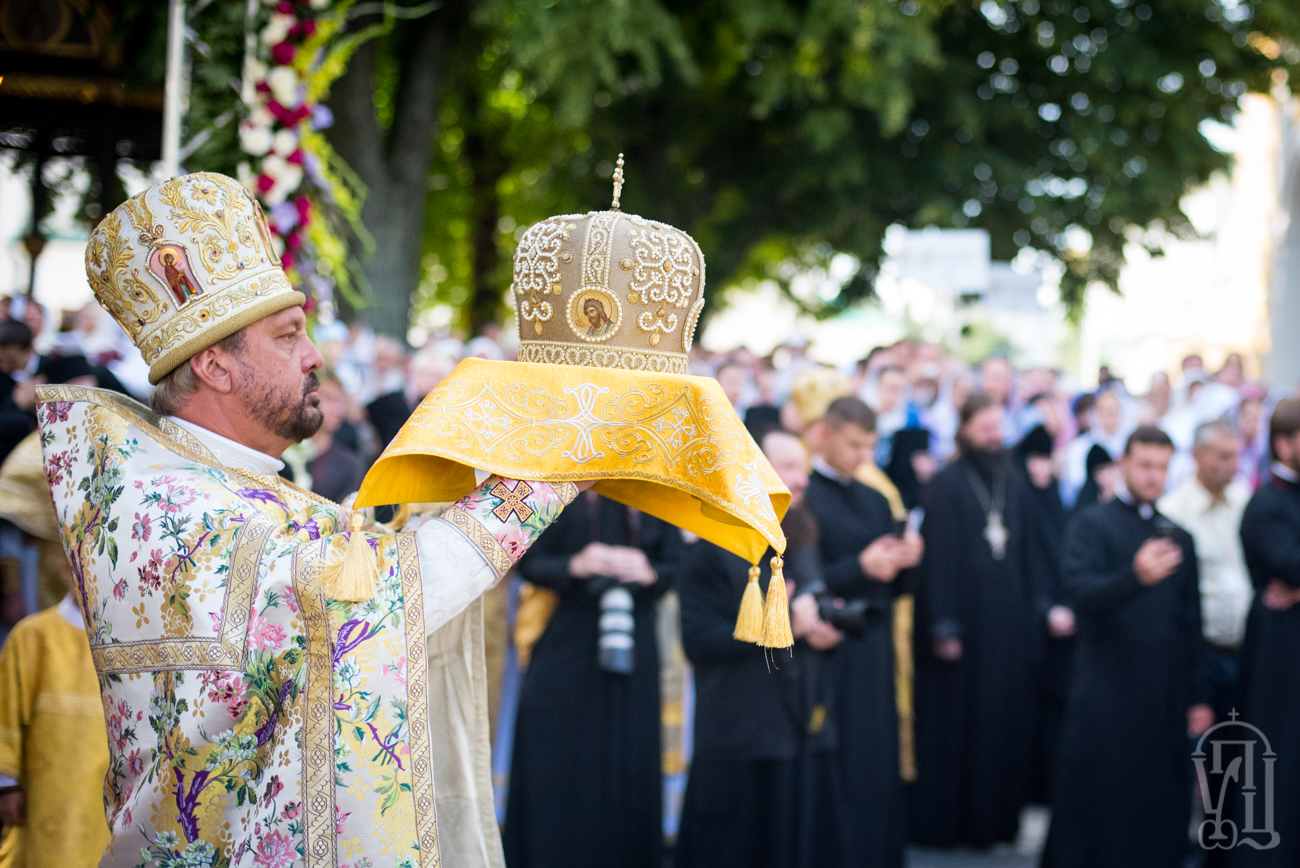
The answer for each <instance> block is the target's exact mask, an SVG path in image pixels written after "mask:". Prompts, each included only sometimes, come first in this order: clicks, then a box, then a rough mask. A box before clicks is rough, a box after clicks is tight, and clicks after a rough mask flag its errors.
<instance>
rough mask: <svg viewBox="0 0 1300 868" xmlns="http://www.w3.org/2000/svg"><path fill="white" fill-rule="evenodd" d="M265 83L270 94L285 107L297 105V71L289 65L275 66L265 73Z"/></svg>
mask: <svg viewBox="0 0 1300 868" xmlns="http://www.w3.org/2000/svg"><path fill="white" fill-rule="evenodd" d="M266 84H267V86H268V87H270V88H271V95H272V96H274V97H275V98H276V100H277V101H278V102H279V103H280V105H282V106H284V107H285V108H295V107H296V106H297V105H298V102H299V100H298V73H297V72H295V71H294V69H293V67H291V66H277V67H276V68H275V69H273V70H271V71H270V72H269V73H267V74H266Z"/></svg>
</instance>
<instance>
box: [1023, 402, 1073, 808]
mask: <svg viewBox="0 0 1300 868" xmlns="http://www.w3.org/2000/svg"><path fill="white" fill-rule="evenodd" d="M1052 452H1053V444H1052V435H1051V434H1049V433H1048V431H1047V429H1046V428H1044V427H1043V426H1042V425H1038V426H1036V427H1034V428H1033V429H1032V430H1030V432H1029V433H1028V434H1026V435H1025V438H1024V439H1023V440H1022V441H1020V445H1019V446H1017V447H1016V453H1017V457H1018V458H1019V459H1020V460H1021V461H1022V462H1023V463H1024V471H1025V479H1026V480H1028V482H1029V488H1028V493H1029V497H1028V500H1027V503H1028V507H1027V508H1026V510H1025V521H1026V527H1025V532H1026V534H1027V536H1028V539H1027V541H1026V544H1027V545H1028V546H1029V557H1028V563H1029V566H1030V568H1031V569H1032V570H1034V571H1035V574H1034V576H1033V578H1032V583H1033V585H1034V587H1035V588H1036V589H1037V593H1038V595H1039V614H1040V615H1041V618H1040V619H1039V628H1040V629H1041V630H1042V633H1043V637H1044V641H1043V644H1042V650H1041V656H1040V658H1039V662H1038V666H1037V667H1036V672H1035V675H1034V704H1035V712H1034V750H1033V759H1032V761H1031V764H1030V775H1029V792H1028V798H1029V801H1031V802H1036V803H1041V804H1047V802H1048V801H1050V800H1051V793H1052V776H1053V775H1054V774H1055V772H1056V754H1057V752H1058V751H1059V749H1060V742H1061V727H1062V725H1063V724H1064V722H1065V702H1066V699H1067V698H1068V697H1069V695H1070V673H1071V670H1072V668H1073V660H1074V642H1075V635H1074V634H1075V631H1076V625H1075V618H1074V608H1073V606H1072V605H1071V603H1070V598H1069V596H1068V595H1067V594H1066V593H1065V588H1064V587H1063V586H1062V584H1061V550H1062V548H1063V547H1064V544H1065V528H1066V525H1067V524H1068V523H1069V520H1070V514H1069V512H1067V511H1066V509H1065V504H1064V503H1062V502H1061V489H1060V480H1059V479H1057V477H1056V471H1055V468H1054V464H1053V461H1052ZM1044 608H1045V609H1046V611H1043V609H1044Z"/></svg>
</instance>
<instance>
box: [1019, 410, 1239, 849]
mask: <svg viewBox="0 0 1300 868" xmlns="http://www.w3.org/2000/svg"><path fill="white" fill-rule="evenodd" d="M1173 452H1174V447H1173V443H1172V442H1171V441H1170V440H1169V437H1168V436H1167V435H1166V434H1165V433H1164V432H1163V431H1161V430H1160V429H1159V428H1154V427H1150V426H1142V427H1140V428H1138V429H1137V430H1136V431H1134V432H1133V434H1132V435H1131V436H1130V437H1129V441H1128V446H1127V447H1126V448H1125V450H1124V458H1123V459H1122V461H1121V462H1120V464H1121V469H1122V472H1123V486H1122V487H1121V488H1120V489H1118V490H1117V491H1116V497H1115V499H1114V500H1112V501H1110V502H1109V503H1104V504H1099V505H1097V506H1093V507H1091V508H1089V509H1087V510H1085V511H1083V512H1082V513H1080V514H1078V515H1077V516H1076V517H1075V519H1074V520H1073V521H1072V523H1071V525H1070V529H1069V532H1068V534H1067V537H1066V544H1065V557H1064V568H1063V580H1064V584H1065V589H1066V591H1067V592H1068V593H1069V594H1070V596H1071V598H1072V599H1073V600H1074V604H1075V612H1076V614H1077V617H1078V624H1079V636H1078V647H1077V649H1076V656H1075V669H1074V682H1073V684H1072V687H1071V691H1070V700H1069V704H1068V706H1067V708H1066V718H1065V731H1064V733H1063V734H1062V737H1061V753H1060V766H1059V768H1058V770H1057V776H1056V782H1055V787H1054V790H1053V797H1052V825H1051V829H1050V831H1049V833H1048V837H1047V847H1046V850H1045V852H1044V854H1043V865H1044V866H1045V868H1178V866H1179V865H1181V864H1182V861H1183V859H1184V857H1186V855H1187V852H1188V846H1189V841H1188V824H1189V821H1190V810H1191V799H1190V797H1189V796H1190V789H1191V780H1192V778H1191V747H1190V745H1189V742H1188V736H1189V734H1190V735H1193V736H1196V735H1199V734H1200V733H1201V732H1203V731H1204V730H1205V729H1207V728H1208V727H1209V725H1210V722H1211V720H1212V718H1213V712H1212V711H1211V710H1210V708H1209V706H1208V705H1204V704H1203V702H1204V697H1205V689H1204V688H1203V687H1202V686H1200V681H1201V676H1202V671H1201V667H1200V649H1201V641H1202V640H1201V597H1200V592H1199V589H1198V586H1197V563H1196V551H1195V546H1194V544H1193V543H1192V538H1191V537H1190V536H1189V535H1188V534H1187V533H1185V532H1184V531H1182V530H1181V529H1179V528H1177V527H1176V526H1175V525H1174V524H1173V523H1172V522H1170V521H1169V520H1168V519H1166V518H1165V517H1164V516H1162V515H1160V514H1159V513H1158V512H1157V511H1156V510H1155V507H1154V506H1153V504H1154V502H1155V500H1156V498H1158V497H1159V496H1160V495H1161V493H1163V491H1164V486H1165V477H1166V473H1167V471H1168V467H1169V459H1170V457H1171V456H1172V455H1173Z"/></svg>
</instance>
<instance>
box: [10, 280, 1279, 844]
mask: <svg viewBox="0 0 1300 868" xmlns="http://www.w3.org/2000/svg"><path fill="white" fill-rule="evenodd" d="M0 306H3V308H4V309H3V310H0V461H4V460H5V459H6V457H8V456H9V455H10V453H11V452H14V451H15V449H16V448H17V447H18V446H19V444H21V443H23V442H24V441H25V440H26V439H28V438H29V437H30V434H31V432H32V431H34V430H35V427H36V425H35V417H34V402H35V396H34V387H35V385H37V384H40V383H50V384H55V383H64V384H69V385H74V386H77V385H83V386H84V385H97V386H100V387H104V388H111V389H114V390H117V391H120V392H122V393H124V394H127V395H131V396H134V397H136V398H138V399H140V400H143V401H147V398H148V391H149V386H148V381H147V369H146V368H145V367H144V364H143V361H142V360H140V359H139V356H138V354H137V353H136V352H135V351H134V349H133V348H132V347H131V345H130V343H129V341H127V340H126V338H125V335H122V334H120V333H119V332H117V331H116V330H115V327H114V326H113V325H112V323H111V321H109V320H108V319H107V317H105V316H103V315H102V313H101V312H100V311H99V310H98V308H97V307H88V308H86V309H84V310H82V311H78V312H74V313H67V314H65V315H63V316H62V317H61V318H60V321H59V322H57V323H54V322H51V321H50V318H49V316H48V314H47V312H46V311H44V310H43V309H42V308H41V307H40V306H39V305H36V304H34V303H31V302H24V301H22V300H15V301H13V302H8V301H0ZM314 337H315V339H316V342H317V344H318V345H319V347H320V348H321V351H322V354H323V355H324V357H325V359H326V366H325V367H324V368H323V369H322V370H321V371H319V372H318V376H319V378H320V381H321V385H320V390H319V393H320V407H321V409H322V412H323V415H324V424H323V425H322V426H321V428H320V431H319V432H318V433H317V434H316V435H315V436H313V437H312V438H311V439H310V440H308V441H304V442H303V443H301V444H299V445H297V446H295V447H293V448H291V449H290V451H289V452H288V453H287V454H286V455H285V456H283V457H284V460H285V463H286V470H285V471H284V473H285V475H287V476H289V477H291V478H292V479H293V480H294V481H295V482H297V483H298V484H300V485H302V486H304V487H307V488H310V489H311V490H313V491H315V492H317V493H318V494H321V495H322V496H324V497H327V498H329V499H331V500H335V501H341V500H343V499H344V498H345V497H346V496H347V495H348V494H350V493H351V492H353V491H355V490H356V489H357V487H358V486H359V485H360V483H361V480H362V478H363V477H364V475H365V472H366V470H367V469H368V468H369V466H370V465H371V463H373V461H374V460H375V458H376V457H377V456H378V455H379V453H380V452H381V451H382V450H383V448H384V446H385V445H386V444H387V443H388V442H389V441H390V440H391V439H392V438H393V437H394V436H395V435H396V433H397V431H398V430H399V429H400V428H401V426H402V424H403V423H404V422H405V421H406V420H407V418H408V417H409V416H410V414H411V412H412V411H413V410H414V408H415V407H416V406H417V405H418V404H419V403H420V401H421V400H422V399H423V398H424V397H425V396H426V395H427V394H428V393H429V392H431V391H432V390H433V389H434V388H435V387H436V386H437V384H438V383H439V382H440V381H441V380H442V379H443V378H444V377H445V376H446V375H447V374H448V373H449V372H450V371H451V369H452V368H453V367H454V366H455V365H456V364H457V363H458V362H459V361H460V360H462V359H464V358H468V357H480V358H489V359H507V358H511V357H512V353H513V350H512V347H511V345H510V340H509V338H508V337H507V336H506V334H505V332H504V331H503V330H502V329H501V328H498V327H494V328H489V329H487V330H485V331H484V333H483V334H481V335H479V336H477V337H475V338H473V339H472V340H468V341H462V340H460V339H457V338H454V337H437V338H432V339H430V340H429V341H428V343H427V344H426V345H425V346H424V347H422V348H420V349H418V350H415V351H412V350H410V349H409V348H407V347H406V346H405V345H403V344H401V343H399V342H398V341H395V340H393V339H391V338H387V337H383V336H376V335H374V334H372V333H370V332H369V331H368V330H366V329H364V328H362V327H358V326H351V327H349V326H345V325H343V324H341V323H333V324H328V325H320V326H318V327H317V329H316V331H315V334H314ZM690 372H691V373H694V374H697V375H700V376H709V377H716V379H717V380H718V381H719V383H720V385H721V387H722V389H723V391H724V392H725V394H726V395H727V397H728V399H729V400H730V401H731V403H732V404H733V405H734V407H735V408H736V410H737V411H738V412H739V414H740V415H741V417H742V418H743V420H744V422H745V425H746V427H747V428H748V429H749V430H750V432H751V434H752V435H753V436H754V438H755V440H756V441H757V442H758V443H759V444H760V446H761V447H762V448H763V450H764V452H765V454H766V455H767V456H768V458H769V460H770V461H771V463H772V464H773V466H774V468H775V469H776V470H777V473H778V474H779V475H780V476H781V478H782V480H783V481H784V482H785V484H786V485H787V486H788V487H789V488H790V490H791V492H792V494H793V499H792V506H791V509H790V511H789V513H788V514H787V516H786V518H785V520H784V523H783V524H784V528H785V531H786V535H787V538H788V541H789V546H788V548H787V551H786V552H785V555H784V558H785V564H784V572H785V576H786V579H787V581H788V583H789V596H790V607H791V620H792V624H793V631H794V636H795V639H796V643H795V647H794V649H793V650H792V651H791V652H788V653H787V652H778V653H776V654H769V655H765V654H764V653H763V652H762V651H761V650H759V649H757V648H755V647H754V646H753V645H750V644H747V643H743V642H740V641H737V640H736V639H734V638H733V637H732V632H733V628H734V626H735V618H736V613H737V611H738V609H739V606H740V602H741V599H742V596H743V594H744V592H745V588H746V586H747V584H748V582H749V581H750V580H751V575H753V576H756V577H757V580H758V582H759V584H760V587H761V589H762V591H763V593H764V594H766V592H767V587H768V583H769V581H770V578H771V573H772V569H771V566H770V564H769V561H768V557H770V556H771V555H773V554H774V553H773V552H769V553H768V557H765V558H764V559H763V561H762V562H761V563H760V565H759V566H758V567H757V568H751V565H749V564H747V563H745V562H743V561H741V560H740V559H739V558H736V557H735V556H733V555H731V554H728V553H726V552H724V551H723V550H721V549H719V548H717V547H716V546H713V545H711V544H709V543H706V542H703V541H699V540H695V539H692V538H688V536H686V535H683V534H682V533H680V532H679V531H678V530H677V529H675V528H673V527H671V526H669V525H666V524H664V523H662V522H659V521H658V520H656V519H654V518H652V517H650V516H647V515H642V514H640V513H638V512H637V511H635V510H631V509H629V508H627V507H624V506H622V505H621V504H618V503H615V502H614V501H612V500H608V499H605V498H602V497H600V496H598V495H597V494H595V493H594V492H586V493H584V494H583V495H582V496H581V497H580V498H579V500H578V501H576V502H575V503H573V504H572V505H571V506H570V507H569V508H568V509H566V511H565V512H564V513H563V515H562V516H561V518H560V519H559V520H558V521H557V522H556V524H555V525H554V526H553V527H552V528H551V529H549V530H548V531H547V532H546V533H545V534H544V535H543V537H542V538H541V540H540V541H539V542H538V544H537V545H536V546H535V547H534V548H533V549H532V550H531V551H529V552H528V554H527V555H525V556H524V558H523V559H522V560H521V561H520V563H519V564H518V567H517V573H516V576H515V578H514V579H513V580H512V581H511V582H510V583H508V584H506V585H504V586H503V587H502V588H501V596H502V598H503V600H504V602H503V603H502V605H501V606H500V607H498V608H497V609H492V607H489V611H490V612H493V611H494V612H495V613H496V614H495V615H494V616H493V617H492V618H490V623H489V624H488V625H487V629H488V634H489V646H490V648H489V651H490V653H489V659H490V661H495V662H491V664H490V665H491V666H492V668H493V672H492V680H493V682H494V687H493V693H492V697H491V700H492V702H493V705H494V707H495V708H496V709H499V710H500V711H499V715H498V717H497V719H496V723H495V728H496V733H495V744H496V754H497V756H496V760H495V764H494V767H495V768H497V769H498V770H499V771H500V772H501V775H500V778H501V780H502V782H503V785H504V784H505V782H506V781H507V780H508V796H507V797H505V799H504V801H503V803H502V804H501V805H500V807H501V808H502V814H503V816H504V830H503V838H504V843H505V850H506V856H507V862H508V864H509V865H510V866H511V868H530V866H531V868H547V866H556V865H565V866H584V865H590V866H592V868H596V866H609V865H619V866H645V868H661V866H662V865H663V864H665V861H664V860H665V855H666V850H665V847H666V845H667V844H671V845H672V846H671V847H669V850H671V853H670V855H671V858H673V859H675V864H677V865H679V866H683V868H685V866H710V868H718V866H722V868H725V866H737V868H741V866H744V868H755V866H771V868H785V866H819V868H827V866H829V868H834V866H901V865H902V864H903V860H904V848H905V846H906V844H907V843H908V842H909V841H911V842H916V843H920V844H925V845H930V846H938V847H953V846H974V847H979V848H987V847H992V846H996V845H999V844H1006V843H1009V842H1012V841H1014V840H1015V839H1016V837H1017V833H1018V830H1019V828H1020V823H1021V812H1022V808H1023V807H1024V806H1026V805H1028V804H1034V803H1037V804H1045V805H1050V806H1051V808H1052V821H1051V832H1050V834H1049V837H1048V841H1047V845H1046V848H1045V852H1044V856H1043V860H1044V864H1045V865H1048V866H1051V868H1060V866H1080V868H1083V866H1088V868H1099V866H1129V865H1132V866H1142V868H1148V866H1165V865H1167V866H1170V868H1174V866H1178V865H1181V864H1183V862H1184V861H1185V860H1186V859H1188V858H1198V857H1197V855H1196V854H1198V853H1200V852H1201V847H1198V843H1197V841H1196V840H1194V839H1193V837H1190V836H1189V834H1188V831H1187V830H1188V828H1189V827H1190V825H1191V823H1192V817H1193V812H1194V810H1195V807H1194V805H1195V802H1194V792H1195V790H1194V786H1193V777H1192V773H1191V768H1192V766H1191V760H1190V756H1191V751H1192V749H1193V748H1192V744H1193V742H1192V741H1189V739H1195V738H1197V737H1199V736H1200V735H1202V734H1203V733H1204V732H1206V731H1207V730H1208V729H1209V727H1210V726H1212V725H1213V724H1214V723H1215V722H1216V721H1224V720H1228V719H1229V718H1231V717H1232V715H1234V714H1235V713H1236V714H1243V715H1245V719H1248V720H1251V721H1252V722H1254V723H1256V724H1257V725H1259V726H1260V727H1261V728H1263V729H1264V731H1265V732H1267V733H1268V735H1269V736H1270V737H1275V738H1281V739H1285V738H1290V739H1292V741H1291V742H1290V743H1291V744H1297V743H1300V706H1297V703H1296V702H1295V700H1294V699H1292V698H1291V697H1292V696H1294V695H1295V694H1296V693H1297V691H1295V689H1294V677H1293V675H1292V674H1291V673H1292V672H1293V671H1294V670H1293V667H1294V661H1295V660H1296V659H1300V622H1297V620H1296V619H1297V617H1300V608H1294V609H1293V608H1292V607H1293V606H1294V604H1295V603H1296V602H1297V600H1298V599H1300V590H1298V589H1300V403H1297V402H1296V401H1295V396H1294V394H1293V392H1292V390H1290V389H1279V390H1275V391H1274V392H1269V391H1267V390H1266V389H1264V388H1263V387H1262V385H1260V384H1258V383H1254V382H1251V381H1250V380H1249V379H1248V378H1247V377H1246V374H1245V367H1244V364H1243V360H1242V358H1241V357H1240V356H1236V355H1231V356H1229V357H1228V358H1227V360H1226V361H1225V362H1224V364H1223V365H1222V366H1221V367H1220V368H1219V369H1218V370H1216V371H1212V372H1211V371H1207V370H1206V369H1205V365H1204V363H1203V360H1202V359H1201V358H1200V357H1198V356H1189V357H1188V358H1186V359H1185V360H1184V361H1183V363H1182V367H1181V371H1180V372H1179V373H1178V374H1177V375H1175V376H1173V377H1170V376H1168V375H1165V374H1159V375H1157V376H1156V377H1155V378H1153V380H1152V381H1151V382H1150V383H1147V384H1143V385H1142V387H1137V388H1135V387H1134V386H1133V385H1132V384H1127V383H1125V382H1124V381H1123V380H1122V379H1121V378H1119V377H1117V376H1115V375H1114V374H1113V373H1112V372H1110V371H1109V370H1107V369H1104V368H1103V369H1102V370H1101V371H1100V372H1099V377H1098V381H1099V385H1098V386H1097V388H1095V389H1090V390H1084V389H1080V388H1077V387H1074V386H1072V385H1071V384H1070V382H1069V381H1068V380H1067V378H1066V377H1064V376H1063V375H1062V373H1061V372H1060V371H1057V370H1052V369H1048V368H1026V369H1017V368H1016V367H1015V366H1013V365H1012V364H1011V363H1010V362H1009V361H1008V360H1007V359H1004V358H998V357H994V358H988V359H985V360H983V362H982V363H981V364H978V365H969V364H966V363H964V362H962V361H961V360H959V359H957V358H955V357H954V356H953V355H951V354H949V353H947V352H945V351H944V350H943V349H942V348H941V347H940V346H938V345H936V344H933V343H926V342H922V341H914V340H904V341H900V342H898V343H896V344H894V345H892V346H886V347H878V348H876V349H875V350H873V351H872V352H871V353H870V354H868V355H867V357H866V358H864V359H862V360H861V361H859V362H858V363H856V364H854V365H852V366H851V367H849V368H848V369H837V368H834V367H829V366H825V365H821V364H818V363H817V362H815V361H813V360H812V359H810V358H809V357H808V354H807V346H806V343H804V342H802V341H792V342H790V343H788V344H786V345H784V346H782V347H780V348H778V349H777V350H776V351H775V352H774V353H772V354H771V355H770V356H768V357H765V358H759V357H757V356H755V355H754V354H752V353H750V352H749V351H747V350H744V349H741V350H736V351H732V352H728V353H711V352H709V351H706V350H704V349H702V348H698V347H697V348H696V349H695V350H693V352H692V355H691V359H690ZM28 457H29V458H30V456H28ZM18 458H19V454H18V453H15V462H7V463H5V465H4V469H0V490H2V489H3V487H4V485H5V478H6V474H7V473H8V474H9V475H10V476H12V475H13V474H14V473H16V472H17V470H16V469H15V465H16V462H17V459H18ZM0 516H4V517H5V518H10V521H7V522H5V523H4V524H3V526H2V527H0V554H3V556H4V558H3V563H4V581H3V584H2V586H0V594H2V595H3V596H2V598H0V620H2V621H3V624H4V626H5V628H6V629H7V628H10V627H13V626H14V625H15V624H16V623H17V622H18V621H19V619H20V618H21V617H22V616H23V615H25V614H27V613H31V612H36V611H39V610H45V609H48V608H50V607H52V606H55V605H56V604H57V603H58V602H59V601H60V599H62V598H63V595H64V593H66V587H65V586H64V585H65V584H66V578H62V572H61V570H60V567H59V565H58V563H57V562H58V561H59V558H58V557H57V539H54V540H51V539H42V538H41V536H40V532H39V531H38V530H37V531H34V529H33V528H30V527H25V526H23V525H22V524H21V523H19V522H17V521H16V520H15V519H13V518H11V517H10V516H9V515H8V513H7V511H6V509H4V508H0ZM1243 516H1244V517H1245V518H1244V519H1243ZM42 546H44V549H41V547H42ZM51 546H53V550H54V555H52V556H51V558H48V559H49V560H51V564H50V565H49V567H48V568H42V567H41V566H40V564H39V563H38V562H39V561H40V558H41V557H44V556H43V555H41V556H40V557H38V555H37V554H36V552H37V550H38V549H40V550H41V551H44V550H45V549H49V548H50V547H51ZM753 569H757V572H756V573H754V572H753ZM47 585H48V587H47ZM493 635H497V636H498V637H500V638H501V644H502V645H503V646H504V649H505V650H504V651H502V652H501V653H498V654H495V655H494V654H493V653H492V649H491V646H492V644H493V642H492V636H493ZM13 653H18V652H13ZM683 655H684V656H683ZM0 668H2V667H0ZM1234 719H1235V718H1234ZM688 769H689V771H687V770H688ZM679 771H680V773H681V774H679V775H676V776H677V777H678V778H680V777H682V776H683V775H684V776H685V781H686V782H685V789H684V793H682V792H678V791H675V790H674V788H673V785H672V782H671V779H672V778H673V777H674V775H675V773H676V772H679ZM1277 781H1278V784H1277V786H1278V796H1277V802H1276V817H1277V824H1278V828H1279V829H1282V830H1283V835H1282V844H1281V846H1279V847H1274V848H1271V849H1266V850H1258V851H1256V850H1249V851H1244V850H1241V849H1238V850H1234V851H1233V854H1232V857H1231V858H1232V859H1233V860H1237V861H1234V862H1232V864H1235V865H1293V864H1300V755H1295V756H1291V755H1284V756H1282V758H1281V759H1280V760H1279V763H1278V767H1277ZM4 785H5V781H4V780H0V823H6V824H10V823H12V821H13V816H14V815H13V814H12V812H11V810H10V808H9V807H8V805H9V803H8V802H5V801H4V796H3V789H4ZM666 793H667V796H666ZM665 830H666V831H667V832H668V834H667V835H665ZM1288 831H1289V832H1290V833H1291V834H1292V835H1294V838H1290V837H1288V836H1287V832H1288ZM1201 845H1202V846H1203V845H1204V841H1202V842H1201ZM1224 852H1226V851H1217V854H1218V856H1222V854H1223V853H1224ZM1215 858H1217V857H1215ZM1211 861H1213V859H1212V860H1211ZM1220 864H1223V863H1220Z"/></svg>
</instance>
